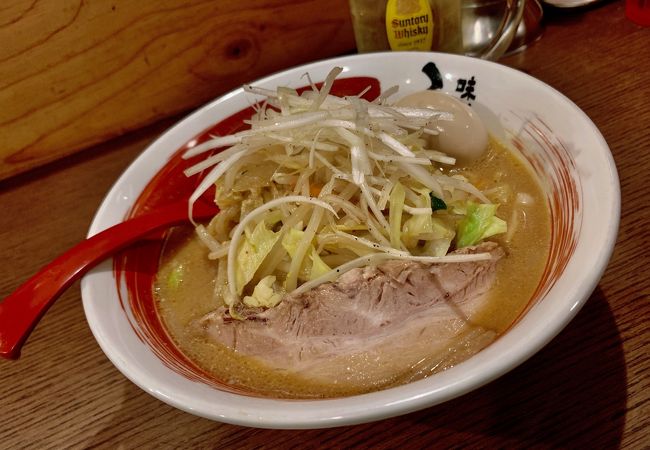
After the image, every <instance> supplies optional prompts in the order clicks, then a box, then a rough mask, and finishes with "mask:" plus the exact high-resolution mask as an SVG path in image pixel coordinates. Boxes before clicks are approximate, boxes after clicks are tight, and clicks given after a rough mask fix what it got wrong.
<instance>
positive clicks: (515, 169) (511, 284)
mask: <svg viewBox="0 0 650 450" xmlns="http://www.w3.org/2000/svg"><path fill="white" fill-rule="evenodd" d="M453 173H460V174H462V175H464V176H465V177H467V178H468V179H469V180H470V181H471V182H472V183H474V184H475V185H476V186H477V187H479V188H480V189H481V190H482V191H483V192H484V193H486V195H487V196H488V198H490V200H491V201H493V202H494V203H499V204H500V206H499V210H498V215H499V217H501V218H502V219H504V220H506V221H507V222H508V228H509V232H508V233H506V234H504V235H498V236H495V237H493V238H490V239H489V240H493V241H496V242H497V243H499V244H500V245H501V246H502V247H503V248H504V250H505V252H506V256H505V257H504V258H503V259H501V261H500V262H499V263H498V268H497V277H496V281H495V283H494V285H493V287H492V289H491V291H490V293H489V299H488V301H487V302H485V306H484V307H483V309H482V310H481V311H479V312H478V313H477V314H476V315H475V316H473V322H475V323H476V324H477V325H479V326H481V327H483V328H485V329H488V330H492V331H494V332H495V333H496V335H497V336H498V335H499V334H501V333H503V332H504V331H505V330H507V329H508V327H510V326H511V325H512V323H513V322H514V321H515V320H516V318H517V317H518V316H519V315H520V314H521V313H522V312H523V311H524V309H525V308H526V306H527V304H528V302H529V301H530V299H531V296H532V294H533V292H534V291H535V289H536V287H537V285H538V283H539V280H540V278H541V275H542V273H543V271H544V267H545V264H546V261H547V258H548V253H549V247H550V217H549V211H548V205H547V201H546V198H545V196H544V194H543V192H542V189H541V187H540V185H539V183H538V182H537V180H536V178H535V176H534V175H533V174H532V172H531V170H530V169H529V167H528V165H527V164H526V162H525V161H523V160H522V159H521V158H520V157H519V156H518V155H516V154H513V153H512V152H511V151H509V150H508V149H506V148H505V147H504V146H503V145H501V144H499V143H497V142H495V141H493V140H492V141H491V142H490V145H489V149H488V151H487V152H486V154H485V155H484V156H483V157H482V158H481V159H480V160H478V161H477V162H475V163H473V164H472V165H471V166H470V167H466V168H461V169H455V170H454V172H453ZM504 186H506V189H503V187H504ZM208 252H209V251H208V250H207V249H206V247H205V246H204V245H203V244H202V243H201V242H200V241H199V239H198V238H197V237H196V235H195V233H194V230H192V229H190V228H177V229H175V230H174V231H173V232H171V233H170V235H169V237H168V241H167V243H166V245H165V247H164V251H163V254H162V256H161V262H160V268H159V272H158V276H157V280H156V283H155V286H154V293H155V297H156V299H157V306H158V311H159V314H160V316H161V318H162V320H163V322H164V324H165V326H166V328H167V330H168V332H169V334H170V335H171V337H172V338H173V340H174V342H175V343H176V344H177V346H178V347H179V348H180V350H181V351H182V352H183V353H184V354H186V355H187V356H188V357H189V358H190V359H192V360H193V361H194V362H195V363H196V364H197V365H198V366H200V367H201V368H202V369H203V370H205V371H206V372H208V373H209V374H211V375H212V376H213V377H214V378H215V379H217V380H220V381H222V382H224V383H226V384H229V385H232V386H236V387H239V388H242V389H245V390H246V391H249V392H250V393H251V394H252V395H262V396H271V397H286V398H325V397H337V396H346V395H354V394H360V393H364V392H368V391H370V390H377V389H381V388H386V387H390V386H389V385H385V386H376V385H373V386H362V385H358V386H351V385H349V384H346V385H344V386H341V385H339V384H337V383H336V381H335V380H333V381H332V382H331V383H323V382H317V381H313V380H308V379H305V378H303V377H300V376H298V375H292V374H289V373H286V372H282V373H280V372H278V371H277V370H273V369H270V368H268V367H266V366H265V365H264V364H262V363H260V362H257V361H256V360H255V359H253V358H249V357H246V356H242V355H240V354H238V353H237V352H234V351H232V350H230V349H228V348H226V347H224V346H222V345H220V344H217V343H215V342H214V341H212V340H211V339H210V338H209V337H207V335H205V334H201V333H198V332H197V327H195V326H193V324H194V323H195V322H196V321H197V320H198V319H200V318H201V317H203V316H204V315H205V314H207V313H209V312H211V311H214V310H215V309H217V308H219V307H221V306H223V303H222V301H221V300H220V299H219V298H217V297H216V296H215V295H214V292H215V279H216V277H217V268H216V265H215V264H214V263H213V262H211V261H210V260H209V259H208V257H207V255H208ZM462 337H463V336H459V340H458V342H459V344H458V345H456V346H450V348H448V349H447V352H446V354H444V355H440V357H441V361H442V362H441V364H439V365H438V367H437V368H436V371H440V370H444V369H445V368H448V367H450V366H452V365H454V364H456V363H458V362H460V361H462V360H464V359H466V358H468V357H469V356H471V355H472V354H474V353H476V352H477V351H479V350H480V349H482V348H484V347H485V346H486V345H488V344H489V342H478V343H476V345H472V346H467V345H466V344H463V343H462V342H463V341H462ZM397 384H399V383H397Z"/></svg>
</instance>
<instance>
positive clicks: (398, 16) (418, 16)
mask: <svg viewBox="0 0 650 450" xmlns="http://www.w3.org/2000/svg"><path fill="white" fill-rule="evenodd" d="M386 34H387V36H388V42H389V44H390V48H391V50H394V51H399V50H425V51H426V50H431V44H432V42H433V13H432V11H431V6H429V1H428V0H388V2H387V3H386Z"/></svg>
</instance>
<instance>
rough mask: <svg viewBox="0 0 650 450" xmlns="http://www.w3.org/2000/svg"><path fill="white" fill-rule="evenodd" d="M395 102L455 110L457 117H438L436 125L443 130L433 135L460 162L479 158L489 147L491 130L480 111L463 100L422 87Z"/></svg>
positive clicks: (439, 146)
mask: <svg viewBox="0 0 650 450" xmlns="http://www.w3.org/2000/svg"><path fill="white" fill-rule="evenodd" d="M395 106H398V107H410V108H430V109H434V110H436V111H444V112H448V113H451V114H453V116H454V118H453V120H437V121H436V123H435V125H432V126H431V128H432V129H433V130H437V131H439V134H438V135H437V136H431V137H430V139H431V141H430V145H431V146H432V148H433V149H434V150H440V151H441V152H444V153H446V154H448V155H449V156H452V157H454V158H456V160H457V161H458V162H459V163H460V164H467V163H470V162H472V161H475V160H476V159H478V158H479V157H480V156H481V155H482V154H483V153H484V152H485V150H486V149H487V146H488V133H487V129H486V128H485V125H484V124H483V122H482V121H481V119H480V118H479V117H478V115H477V114H476V113H475V112H474V111H473V110H472V109H471V108H470V107H469V106H467V105H465V104H464V103H463V102H461V101H460V100H458V99H456V98H455V97H452V96H451V95H449V94H445V93H444V92H439V91H421V92H416V93H414V94H410V95H407V96H406V97H403V98H402V99H400V100H399V101H398V102H397V103H396V104H395Z"/></svg>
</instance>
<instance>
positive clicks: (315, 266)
mask: <svg viewBox="0 0 650 450" xmlns="http://www.w3.org/2000/svg"><path fill="white" fill-rule="evenodd" d="M304 234H305V232H304V231H300V230H296V229H295V228H291V229H290V230H289V232H288V233H287V234H286V235H285V236H284V238H282V247H284V249H285V250H286V251H287V253H288V254H289V256H291V257H292V258H293V257H294V255H295V253H296V250H297V249H298V246H299V245H300V241H302V238H303V236H304ZM308 254H309V260H308V261H306V262H305V263H303V267H302V268H301V270H300V274H299V277H300V278H301V279H303V280H314V279H316V278H319V277H320V276H322V275H324V274H326V273H327V272H329V271H330V270H332V269H331V268H330V267H329V266H328V265H327V264H326V263H325V262H324V261H323V260H322V259H321V257H320V255H319V254H318V252H316V249H315V248H314V246H313V245H310V246H309V250H308Z"/></svg>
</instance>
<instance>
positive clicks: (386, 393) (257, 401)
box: [81, 52, 620, 429]
mask: <svg viewBox="0 0 650 450" xmlns="http://www.w3.org/2000/svg"><path fill="white" fill-rule="evenodd" d="M422 55H426V58H428V59H431V58H435V59H436V61H441V62H442V61H445V60H448V61H452V62H455V63H458V62H460V63H461V64H462V63H465V64H470V65H473V66H474V67H477V68H481V67H488V68H489V70H499V71H503V73H504V74H506V75H508V76H512V77H520V78H522V79H523V80H525V81H526V82H528V83H532V84H533V86H537V87H541V88H542V89H544V90H546V91H548V92H549V93H550V94H551V95H554V96H557V98H558V99H559V100H561V101H562V102H564V103H565V106H568V107H569V108H570V109H571V110H572V112H573V113H575V114H576V117H577V118H578V120H580V121H581V122H583V123H584V125H585V126H587V127H588V128H589V129H590V131H591V132H592V133H594V138H595V139H596V141H598V143H599V145H600V150H604V151H603V152H602V155H601V156H602V157H604V161H605V163H606V165H607V169H608V173H607V175H608V176H609V183H608V186H609V188H610V189H611V192H610V194H611V196H610V197H611V204H609V205H608V207H609V212H610V214H608V215H607V217H606V218H607V222H606V225H604V228H606V239H605V242H604V243H603V245H601V246H599V247H597V248H596V249H595V250H594V252H595V254H594V258H593V260H591V261H590V272H589V275H588V276H586V277H585V278H583V279H582V280H581V283H579V284H578V285H577V286H576V287H575V289H574V292H575V293H578V294H574V295H573V297H570V298H569V299H568V300H565V301H564V302H563V304H562V308H558V307H557V305H555V306H556V307H555V308H550V307H548V308H546V309H547V311H544V314H545V316H544V317H545V318H546V319H547V320H546V321H545V322H544V323H543V324H538V325H537V326H534V325H533V327H532V328H533V329H532V331H533V333H532V335H533V336H532V337H529V339H528V340H527V341H526V342H525V345H524V344H523V343H522V344H521V345H517V346H515V347H514V348H510V349H508V350H507V351H505V352H504V353H503V354H501V355H500V356H499V359H498V361H496V362H495V361H488V360H485V355H484V352H485V350H484V351H482V352H479V353H478V354H477V355H474V356H473V357H472V358H470V359H469V360H467V361H465V362H463V363H461V364H458V365H457V366H455V367H452V368H451V369H448V370H446V371H444V372H442V373H439V374H437V375H436V376H435V377H432V378H428V379H424V380H420V381H416V382H413V383H410V384H407V385H403V386H398V387H395V388H390V389H386V390H383V391H378V392H372V393H369V394H362V395H357V396H352V397H342V398H336V399H325V400H298V401H296V400H281V399H270V398H253V397H248V398H243V397H242V396H240V395H237V394H231V393H226V392H221V394H222V395H220V396H219V397H220V398H222V399H224V401H226V402H229V401H233V403H232V404H230V405H228V404H220V405H214V404H213V403H210V402H209V401H208V400H206V399H205V398H197V397H196V395H194V394H192V395H190V394H188V393H186V392H184V391H177V390H176V391H175V389H174V386H172V385H167V384H165V383H161V382H158V381H157V380H154V379H152V377H151V376H150V375H149V374H147V373H145V372H144V371H143V370H141V369H140V367H138V366H137V365H133V364H130V363H129V360H128V355H127V354H125V353H124V352H123V351H120V349H119V348H116V346H115V342H114V340H113V339H112V338H111V336H109V333H107V331H106V329H105V328H104V327H103V326H102V317H101V316H99V315H98V314H100V313H99V311H98V310H97V308H96V307H95V306H94V304H93V302H94V301H93V299H92V298H93V296H94V295H96V293H95V292H94V290H93V289H94V288H93V283H94V277H95V276H97V275H98V274H101V273H102V272H106V271H107V270H111V268H112V266H110V264H109V263H108V262H106V263H104V264H102V265H100V266H98V267H97V268H96V269H94V270H93V271H91V272H90V273H89V274H88V275H86V276H85V277H84V278H83V279H82V282H81V290H82V299H83V305H84V311H85V315H86V320H87V321H88V324H89V326H90V329H91V331H92V333H93V335H94V336H95V339H96V340H97V342H98V344H99V345H100V347H101V348H102V350H103V351H104V353H105V354H106V355H107V357H108V358H109V359H110V360H111V362H113V364H114V365H115V366H116V367H117V368H118V370H120V371H121V372H122V373H123V374H124V375H125V376H126V377H127V378H128V379H130V380H131V381H132V382H134V383H135V384H136V385H138V386H139V387H140V388H142V389H143V390H145V391H147V392H149V393H150V394H151V395H153V396H154V397H156V398H158V399H160V400H162V401H163V402H165V403H168V404H170V405H172V406H174V407H176V408H178V409H181V410H184V411H186V412H189V413H192V414H195V415H198V416H202V417H205V418H209V419H213V420H218V421H222V422H227V423H231V424H237V425H246V426H255V427H261V428H291V429H304V428H322V427H332V426H339V425H351V424H357V423H364V422H370V421H374V420H378V419H382V418H388V417H393V416H397V415H401V414H405V413H408V412H412V411H416V410H419V409H422V408H425V407H428V406H433V405H435V404H439V403H442V402H445V401H448V400H450V399H452V398H455V397H458V396H460V395H463V394H465V393H467V392H469V391H470V390H474V389H477V388H478V387H480V386H483V385H485V384H487V383H489V382H491V381H492V380H494V379H495V378H497V377H499V376H501V375H503V374H504V373H506V372H508V371H510V370H512V369H513V368H514V367H516V366H518V365H519V364H521V363H523V362H524V361H526V360H527V359H528V358H529V357H531V356H532V355H533V354H535V353H536V352H537V351H539V350H540V349H541V348H542V347H543V346H544V345H546V344H547V343H548V342H549V341H550V340H551V339H553V338H554V337H555V336H556V335H557V334H558V333H559V332H560V331H561V330H562V329H563V328H564V327H565V326H566V324H567V323H568V322H569V321H570V320H571V319H572V318H573V317H574V316H575V315H576V314H577V313H578V311H579V310H580V309H581V307H582V306H583V305H584V303H585V302H586V300H587V299H588V298H589V296H590V295H591V293H592V291H593V290H594V289H595V287H596V286H597V284H598V282H599V280H600V278H601V276H602V274H603V272H604V271H605V269H606V267H607V263H608V261H609V259H610V257H611V254H612V252H613V249H614V244H615V241H616V237H617V233H618V225H619V219H620V184H619V179H618V174H617V171H616V166H615V163H614V159H613V156H612V154H611V151H610V150H609V147H608V146H607V143H606V141H605V139H604V138H603V136H602V134H601V133H600V131H599V130H598V129H597V127H596V126H595V125H594V124H593V122H592V121H591V120H590V119H589V117H588V116H587V115H586V114H585V113H584V112H583V111H582V110H581V109H580V108H579V107H578V106H576V105H575V104H574V103H573V102H572V101H571V100H570V99H568V98H567V97H566V96H564V95H563V94H561V93H560V92H558V91H557V90H555V89H554V88H552V87H551V86H549V85H547V84H545V83H543V82H541V81H540V80H538V79H536V78H534V77H532V76H530V75H528V74H525V73H523V72H520V71H518V70H516V69H512V68H510V67H507V66H503V65H501V64H498V63H494V62H490V61H485V60H479V59H475V58H470V57H466V56H461V55H451V54H441V53H434V52H386V53H384V52H380V53H371V54H363V55H349V56H344V57H336V58H329V59H324V60H320V61H315V62H312V63H309V64H305V65H301V66H297V67H292V68H289V69H286V70H282V71H278V72H275V73H273V74H271V75H268V76H266V77H264V78H261V79H259V80H256V81H255V82H254V83H253V84H255V85H260V86H263V85H267V84H274V83H275V82H276V80H279V79H281V78H284V77H287V76H289V75H292V74H293V75H294V76H299V75H301V74H302V73H304V72H310V71H311V72H313V71H314V70H315V69H316V68H322V67H330V68H331V67H333V66H334V65H344V66H345V65H349V64H355V63H356V62H357V61H364V60H369V61H376V60H382V59H383V60H384V61H388V60H390V59H407V60H408V59H413V60H418V59H423V56H422ZM477 70H478V69H477ZM242 93H243V89H242V88H241V87H239V88H237V89H233V90H231V91H230V92H228V93H226V94H224V95H222V96H220V97H218V98H216V99H214V100H212V101H210V102H208V103H206V104H205V105H203V106H201V107H199V108H198V109H197V110H195V111H194V112H192V113H190V114H189V115H187V116H186V117H185V118H183V119H182V120H180V121H179V122H177V123H176V124H175V125H173V126H172V127H170V128H169V129H168V130H167V131H165V132H164V133H163V134H162V135H161V136H160V137H158V138H157V139H156V140H154V141H153V142H152V143H150V144H149V145H148V146H147V147H146V149H145V150H144V151H143V152H142V153H141V154H140V155H139V156H138V157H137V158H136V159H135V160H134V161H133V162H132V163H131V164H130V165H129V167H128V168H127V169H126V170H125V171H124V172H123V173H122V175H121V176H120V177H119V178H118V179H117V180H116V182H115V183H114V184H113V186H112V188H111V189H110V191H109V193H108V194H107V196H106V197H105V198H104V200H103V201H102V204H101V205H100V207H99V208H98V210H97V213H96V214H95V216H94V218H93V221H92V224H91V226H90V229H89V232H88V235H89V236H91V235H93V234H96V233H98V232H99V231H101V230H102V229H104V228H106V227H107V226H109V225H110V224H109V223H107V222H106V220H105V216H106V214H107V212H108V211H110V209H111V208H112V204H111V201H110V198H111V197H115V196H119V195H120V194H119V192H117V191H119V189H120V186H121V185H122V184H124V183H125V182H126V181H127V180H128V179H129V178H130V177H131V176H132V175H133V173H135V172H136V167H138V166H139V165H142V164H143V163H144V162H145V161H146V160H147V155H148V154H149V153H151V152H152V151H153V150H152V149H156V148H157V147H159V146H161V145H166V142H167V141H168V140H170V139H171V136H172V135H174V134H175V133H179V132H180V133H183V134H186V132H185V131H183V130H185V129H186V128H188V127H190V128H191V125H192V124H193V123H194V122H195V121H196V120H197V118H199V117H201V116H202V115H204V114H206V113H207V112H208V111H209V110H212V109H214V108H217V107H219V106H220V105H222V104H223V103H226V102H228V101H229V100H230V99H232V98H233V97H236V96H240V95H242ZM215 120H218V118H217V119H215ZM190 134H191V133H190ZM196 134H197V133H194V135H196ZM190 139H191V138H190ZM176 148H178V147H176ZM156 170H157V169H156ZM146 181H148V180H146ZM137 195H139V193H136V195H135V197H134V199H135V198H137ZM134 199H132V200H134ZM132 200H131V201H132ZM541 306H542V307H543V306H544V305H541ZM549 324H550V325H552V326H549ZM519 325H520V324H517V325H515V327H513V330H515V329H516V328H517V327H518V326H519ZM513 330H511V331H509V333H512V331H513ZM507 334H508V333H507ZM486 350H487V349H486ZM482 355H483V356H482ZM459 368H461V369H463V370H462V375H463V376H461V377H458V375H460V374H461V371H459V370H458V369H459ZM479 369H480V370H479ZM433 378H435V379H436V380H437V381H438V383H436V386H437V387H435V388H431V387H430V386H429V385H431V380H432V379H433ZM215 406H216V407H215ZM312 406H317V408H315V409H312V408H311V407H312ZM247 408H248V409H247ZM314 411H315V412H314Z"/></svg>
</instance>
